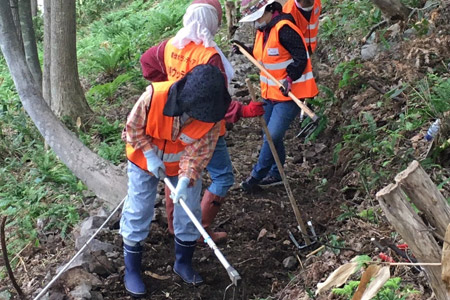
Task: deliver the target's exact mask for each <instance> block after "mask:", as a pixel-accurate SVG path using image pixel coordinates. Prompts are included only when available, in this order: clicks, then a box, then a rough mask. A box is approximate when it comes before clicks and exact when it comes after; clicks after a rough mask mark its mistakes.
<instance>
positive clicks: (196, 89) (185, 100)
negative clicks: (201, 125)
mask: <svg viewBox="0 0 450 300" xmlns="http://www.w3.org/2000/svg"><path fill="white" fill-rule="evenodd" d="M230 103H231V97H230V94H229V93H228V90H227V87H226V85H225V78H224V76H223V74H222V72H221V71H220V70H219V68H217V67H215V66H212V65H198V66H196V67H195V68H193V69H192V70H191V71H190V72H189V73H187V74H186V76H184V77H183V78H181V79H180V80H178V81H177V82H175V83H174V84H173V85H172V86H171V87H170V90H169V98H168V99H167V103H166V105H165V106H164V111H163V113H164V115H166V116H170V117H174V116H181V115H182V114H183V113H186V114H187V115H188V116H190V117H192V118H194V119H196V120H199V121H203V122H208V123H215V122H219V121H220V120H222V119H223V118H224V117H225V113H226V112H227V110H228V106H229V105H230Z"/></svg>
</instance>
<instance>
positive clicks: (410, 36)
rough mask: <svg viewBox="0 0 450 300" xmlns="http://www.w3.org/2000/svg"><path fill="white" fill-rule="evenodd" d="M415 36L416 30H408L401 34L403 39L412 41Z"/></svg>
mask: <svg viewBox="0 0 450 300" xmlns="http://www.w3.org/2000/svg"><path fill="white" fill-rule="evenodd" d="M416 36H417V30H416V29H415V28H409V29H406V30H405V32H403V38H405V39H409V40H411V39H413V38H415V37H416Z"/></svg>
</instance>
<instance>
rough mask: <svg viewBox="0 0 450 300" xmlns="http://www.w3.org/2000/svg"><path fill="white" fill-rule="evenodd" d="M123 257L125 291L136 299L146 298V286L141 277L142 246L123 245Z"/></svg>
mask: <svg viewBox="0 0 450 300" xmlns="http://www.w3.org/2000/svg"><path fill="white" fill-rule="evenodd" d="M123 257H124V260H125V277H124V283H125V289H126V290H127V292H128V293H129V294H130V295H131V296H133V297H136V298H140V297H143V296H145V294H146V293H147V291H146V289H145V284H144V282H143V281H142V277H141V262H142V246H141V245H140V244H139V243H138V244H136V245H135V246H129V245H127V244H124V245H123Z"/></svg>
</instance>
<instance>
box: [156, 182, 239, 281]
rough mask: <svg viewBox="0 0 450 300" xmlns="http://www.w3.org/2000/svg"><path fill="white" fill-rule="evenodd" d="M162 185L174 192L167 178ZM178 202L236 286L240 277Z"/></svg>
mask: <svg viewBox="0 0 450 300" xmlns="http://www.w3.org/2000/svg"><path fill="white" fill-rule="evenodd" d="M164 183H165V184H166V185H167V186H168V187H169V189H170V191H171V192H172V193H173V192H175V187H174V186H173V184H172V182H170V180H169V178H167V177H165V178H164ZM178 202H179V203H180V205H181V207H183V209H184V211H185V212H186V214H187V215H188V216H189V218H190V219H191V221H192V223H194V225H195V227H196V228H197V230H198V231H199V232H200V234H201V235H202V237H203V238H204V240H205V243H207V244H208V246H209V247H210V248H211V249H212V250H213V251H214V254H215V255H216V256H217V258H218V259H219V261H220V263H221V264H222V265H223V267H224V268H225V269H226V270H227V273H228V276H230V280H231V282H232V283H233V284H234V285H236V286H237V285H238V281H239V280H241V276H240V275H239V273H238V272H237V271H236V270H235V269H234V268H233V267H232V266H231V265H230V263H229V262H228V261H227V259H226V258H225V256H223V254H222V252H221V251H220V249H219V248H218V247H217V245H216V243H214V241H213V240H212V238H211V237H210V236H209V234H208V233H207V232H206V230H205V229H204V228H203V226H202V224H200V222H199V221H198V220H197V218H196V217H195V215H194V214H193V213H192V211H191V209H190V208H189V207H188V206H187V205H186V202H184V200H183V199H179V200H178Z"/></svg>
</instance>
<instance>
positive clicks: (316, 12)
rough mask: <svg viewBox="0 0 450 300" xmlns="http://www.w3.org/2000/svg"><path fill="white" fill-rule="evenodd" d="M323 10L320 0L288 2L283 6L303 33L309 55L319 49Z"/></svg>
mask: <svg viewBox="0 0 450 300" xmlns="http://www.w3.org/2000/svg"><path fill="white" fill-rule="evenodd" d="M321 9H322V5H321V3H320V0H288V1H287V2H286V3H285V4H284V6H283V12H284V13H287V14H291V15H292V16H293V17H294V20H295V24H296V25H297V27H298V28H299V29H300V30H301V32H302V33H303V37H304V38H305V42H306V45H307V46H308V52H309V54H312V53H313V52H314V51H315V50H316V48H317V35H318V33H319V17H320V11H321Z"/></svg>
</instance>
